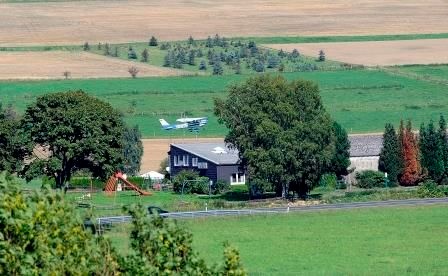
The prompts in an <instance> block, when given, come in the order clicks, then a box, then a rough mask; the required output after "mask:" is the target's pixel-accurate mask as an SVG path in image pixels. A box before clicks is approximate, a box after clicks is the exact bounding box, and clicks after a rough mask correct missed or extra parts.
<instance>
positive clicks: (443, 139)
mask: <svg viewBox="0 0 448 276" xmlns="http://www.w3.org/2000/svg"><path fill="white" fill-rule="evenodd" d="M438 134H439V139H440V145H441V148H442V151H443V165H444V174H443V180H442V181H444V180H445V181H446V179H447V178H448V137H447V132H446V121H445V118H444V117H443V115H440V119H439V129H438Z"/></svg>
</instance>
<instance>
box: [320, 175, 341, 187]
mask: <svg viewBox="0 0 448 276" xmlns="http://www.w3.org/2000/svg"><path fill="white" fill-rule="evenodd" d="M336 185H337V179H336V175H335V174H334V173H326V174H323V175H322V176H321V177H320V181H319V186H320V187H322V188H325V189H326V190H334V189H336Z"/></svg>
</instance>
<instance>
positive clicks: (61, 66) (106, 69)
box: [0, 51, 189, 80]
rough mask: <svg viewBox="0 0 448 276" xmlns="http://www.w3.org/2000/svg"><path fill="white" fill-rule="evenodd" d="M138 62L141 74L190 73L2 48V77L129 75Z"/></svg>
mask: <svg viewBox="0 0 448 276" xmlns="http://www.w3.org/2000/svg"><path fill="white" fill-rule="evenodd" d="M131 66H135V67H137V68H138V69H139V73H138V75H139V76H143V77H144V76H146V77H151V76H152V77H155V76H179V75H185V74H189V73H188V72H186V71H182V70H179V69H173V68H162V67H156V66H152V65H148V64H144V63H135V62H131V61H125V60H120V59H112V58H107V57H104V56H100V55H96V54H91V53H86V52H69V51H46V52H29V51H24V52H18V51H13V52H6V51H0V79H3V80H5V79H23V80H30V79H62V78H64V76H63V72H65V71H67V72H70V78H76V79H86V78H106V77H107V78H110V77H122V78H123V77H129V76H130V75H129V72H128V69H129V67H131Z"/></svg>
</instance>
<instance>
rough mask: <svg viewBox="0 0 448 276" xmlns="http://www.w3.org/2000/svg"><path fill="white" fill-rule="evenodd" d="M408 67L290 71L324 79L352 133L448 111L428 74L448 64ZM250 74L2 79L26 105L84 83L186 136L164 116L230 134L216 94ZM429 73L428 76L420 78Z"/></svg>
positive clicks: (5, 99)
mask: <svg viewBox="0 0 448 276" xmlns="http://www.w3.org/2000/svg"><path fill="white" fill-rule="evenodd" d="M433 67H434V68H435V69H431V68H432V67H427V66H414V67H410V66H406V67H399V70H400V72H401V70H404V71H411V70H412V72H411V73H412V74H410V73H408V72H405V73H402V72H401V73H395V72H394V71H393V70H381V69H364V70H341V71H314V72H294V73H284V74H283V75H284V76H285V77H286V78H288V79H298V78H300V79H307V80H313V81H316V82H318V83H319V86H320V89H321V95H322V99H323V102H324V104H325V106H326V108H327V110H328V111H329V112H330V114H331V115H332V116H333V118H334V119H336V120H337V121H338V122H340V123H341V124H342V125H343V126H344V127H345V128H346V129H347V130H348V132H349V133H366V132H381V131H382V130H383V127H384V124H385V123H387V122H391V123H394V124H396V125H397V124H398V122H399V121H400V119H412V121H413V123H414V126H415V127H416V128H418V126H419V124H420V123H422V122H425V121H428V120H429V119H437V118H438V117H439V115H440V114H444V115H447V110H448V109H447V107H448V97H447V96H448V90H447V89H446V84H444V83H443V82H440V81H437V80H434V79H428V78H424V77H423V76H424V75H425V74H429V75H431V76H432V77H433V78H444V77H445V78H446V76H445V75H444V72H446V71H448V66H447V65H439V66H433ZM250 76H251V75H227V76H189V77H187V76H184V77H165V78H137V79H131V78H126V79H87V80H45V81H4V82H0V102H2V104H3V105H7V104H12V105H14V106H15V107H16V108H17V109H18V110H19V112H23V111H24V109H25V108H26V106H27V105H28V104H30V103H32V102H33V101H34V100H35V99H36V97H37V96H39V95H43V94H45V93H52V92H59V91H67V90H78V89H82V90H84V91H86V92H88V93H90V94H92V95H95V96H97V97H99V98H101V99H104V100H106V101H108V102H110V103H111V104H112V105H113V106H114V107H115V108H117V109H119V110H121V111H122V112H123V115H124V118H125V120H126V121H127V122H128V123H129V124H137V125H139V127H140V129H141V131H142V133H143V136H144V137H146V138H152V137H182V136H190V137H194V136H195V135H193V134H191V133H189V132H188V131H183V130H177V131H164V130H162V129H161V127H160V124H159V122H158V119H159V118H165V119H166V120H168V122H174V120H175V119H176V118H179V117H181V116H187V117H188V116H207V117H209V119H210V121H209V124H207V125H206V126H205V127H204V128H203V129H202V130H201V132H200V133H199V137H213V136H215V137H216V136H223V135H225V133H226V129H225V128H224V127H223V126H222V125H219V124H218V122H217V119H216V117H214V115H213V99H214V98H219V97H225V96H226V89H227V87H228V86H229V85H233V84H238V83H240V82H242V81H244V79H246V78H248V77H250ZM416 76H422V77H416Z"/></svg>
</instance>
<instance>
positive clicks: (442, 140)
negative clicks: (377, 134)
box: [379, 116, 448, 186]
mask: <svg viewBox="0 0 448 276" xmlns="http://www.w3.org/2000/svg"><path fill="white" fill-rule="evenodd" d="M379 169H380V171H383V172H387V173H388V178H389V180H390V181H392V182H399V183H400V184H401V185H403V186H412V185H416V184H418V183H419V182H421V181H424V180H426V179H428V178H429V179H431V180H433V181H435V182H437V183H439V184H440V183H442V182H445V181H446V180H447V177H448V139H447V132H446V121H445V119H444V117H443V116H440V120H439V123H438V127H436V126H435V124H434V122H433V121H432V120H431V121H430V122H429V124H428V125H427V126H426V125H425V124H422V125H421V127H420V132H419V133H418V135H417V134H415V133H414V132H413V131H412V124H411V121H408V122H407V124H406V126H404V122H403V121H401V123H400V128H399V130H398V134H397V133H396V131H395V129H394V127H393V126H392V125H391V124H387V125H386V127H385V132H384V136H383V149H382V151H381V154H380V160H379Z"/></svg>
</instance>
